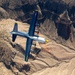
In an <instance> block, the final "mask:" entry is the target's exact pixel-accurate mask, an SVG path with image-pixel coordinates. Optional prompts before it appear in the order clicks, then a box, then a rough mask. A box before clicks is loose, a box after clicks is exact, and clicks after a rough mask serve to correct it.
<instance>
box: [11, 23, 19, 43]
mask: <svg viewBox="0 0 75 75" xmlns="http://www.w3.org/2000/svg"><path fill="white" fill-rule="evenodd" d="M16 32H18V24H17V23H15V25H14V28H13V31H12V32H11V34H12V41H13V42H14V41H15V40H16V37H17V34H16Z"/></svg>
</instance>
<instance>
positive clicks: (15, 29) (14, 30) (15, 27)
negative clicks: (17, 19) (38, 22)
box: [13, 23, 18, 32]
mask: <svg viewBox="0 0 75 75" xmlns="http://www.w3.org/2000/svg"><path fill="white" fill-rule="evenodd" d="M17 31H18V24H17V23H15V25H14V29H13V32H17Z"/></svg>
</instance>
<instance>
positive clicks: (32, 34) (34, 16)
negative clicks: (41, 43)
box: [28, 11, 38, 36]
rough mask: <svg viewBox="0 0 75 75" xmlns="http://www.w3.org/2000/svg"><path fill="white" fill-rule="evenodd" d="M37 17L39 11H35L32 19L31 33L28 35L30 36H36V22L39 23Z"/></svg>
mask: <svg viewBox="0 0 75 75" xmlns="http://www.w3.org/2000/svg"><path fill="white" fill-rule="evenodd" d="M37 15H38V11H35V12H34V14H33V17H32V21H31V25H30V28H29V33H28V34H29V36H34V32H35V27H36V21H37Z"/></svg>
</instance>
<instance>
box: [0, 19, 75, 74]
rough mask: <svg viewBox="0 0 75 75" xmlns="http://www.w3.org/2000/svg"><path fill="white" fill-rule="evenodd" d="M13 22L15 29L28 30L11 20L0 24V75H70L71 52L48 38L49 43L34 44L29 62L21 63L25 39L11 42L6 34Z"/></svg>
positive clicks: (72, 70)
mask: <svg viewBox="0 0 75 75" xmlns="http://www.w3.org/2000/svg"><path fill="white" fill-rule="evenodd" d="M15 22H17V23H18V25H19V30H21V31H28V28H29V25H28V24H27V23H21V22H18V21H15V20H11V19H7V20H2V21H0V61H1V62H0V75H8V74H9V75H38V74H39V75H55V74H56V75H63V74H64V75H74V74H75V66H74V62H75V50H74V49H71V48H69V47H66V46H64V45H61V44H58V43H56V42H55V41H54V40H52V39H49V38H47V37H46V36H45V35H42V34H39V35H40V36H43V37H45V38H46V39H49V43H46V44H41V43H38V42H36V43H37V47H36V48H34V50H35V53H31V58H30V59H29V62H25V61H24V50H25V42H26V39H25V38H21V37H17V39H16V41H15V43H13V42H11V35H10V31H11V30H12V29H13V26H14V23H15ZM38 50H40V52H39V53H38V54H37V51H38Z"/></svg>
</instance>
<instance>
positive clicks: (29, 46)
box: [25, 38, 32, 61]
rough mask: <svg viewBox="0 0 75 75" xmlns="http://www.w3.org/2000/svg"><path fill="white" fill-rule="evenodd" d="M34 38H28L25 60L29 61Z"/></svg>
mask: <svg viewBox="0 0 75 75" xmlns="http://www.w3.org/2000/svg"><path fill="white" fill-rule="evenodd" d="M31 45H32V40H31V39H29V38H27V42H26V51H25V61H28V58H29V54H30V50H31Z"/></svg>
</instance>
